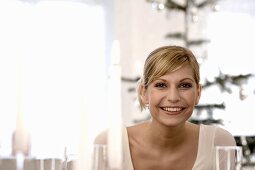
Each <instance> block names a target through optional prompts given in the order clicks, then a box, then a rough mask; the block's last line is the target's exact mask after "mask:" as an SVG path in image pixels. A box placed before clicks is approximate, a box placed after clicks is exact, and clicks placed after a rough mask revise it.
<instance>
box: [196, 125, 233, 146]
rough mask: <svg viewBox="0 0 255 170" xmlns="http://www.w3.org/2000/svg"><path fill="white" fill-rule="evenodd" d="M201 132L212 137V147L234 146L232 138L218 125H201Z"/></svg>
mask: <svg viewBox="0 0 255 170" xmlns="http://www.w3.org/2000/svg"><path fill="white" fill-rule="evenodd" d="M201 128H202V131H204V134H206V135H212V137H214V145H215V146H216V145H217V146H218V145H231V146H232V145H236V141H235V138H234V136H233V135H232V134H231V133H230V132H229V131H227V130H226V129H224V128H223V127H221V126H219V125H201Z"/></svg>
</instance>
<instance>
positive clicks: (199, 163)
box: [122, 124, 236, 170]
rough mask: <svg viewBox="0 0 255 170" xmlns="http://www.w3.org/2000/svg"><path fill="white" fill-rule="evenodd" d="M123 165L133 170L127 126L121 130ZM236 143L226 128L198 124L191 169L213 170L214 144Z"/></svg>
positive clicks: (127, 169) (126, 169)
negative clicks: (194, 156)
mask: <svg viewBox="0 0 255 170" xmlns="http://www.w3.org/2000/svg"><path fill="white" fill-rule="evenodd" d="M122 141H123V167H124V170H134V167H133V163H132V159H131V154H130V148H129V139H128V133H127V128H125V127H124V128H123V130H122ZM222 145H230V146H233V145H236V143H235V139H234V137H233V136H232V135H231V134H230V133H229V132H228V131H226V130H224V129H222V128H220V127H218V126H216V125H203V124H201V125H200V130H199V144H198V152H197V158H196V161H195V164H194V166H193V168H192V170H215V169H216V167H215V164H216V163H215V146H222Z"/></svg>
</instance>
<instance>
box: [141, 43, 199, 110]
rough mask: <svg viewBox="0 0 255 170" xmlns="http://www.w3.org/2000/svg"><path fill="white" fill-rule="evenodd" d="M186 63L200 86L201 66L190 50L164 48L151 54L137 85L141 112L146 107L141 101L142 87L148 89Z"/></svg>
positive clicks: (174, 47)
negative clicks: (153, 83) (160, 78)
mask: <svg viewBox="0 0 255 170" xmlns="http://www.w3.org/2000/svg"><path fill="white" fill-rule="evenodd" d="M186 63H188V64H189V65H190V66H191V67H192V69H193V72H194V79H195V82H196V84H197V85H199V82H200V73H199V64H198V62H197V59H196V57H195V56H194V54H193V53H192V52H191V51H190V50H189V49H187V48H184V47H180V46H163V47H160V48H157V49H155V50H154V51H152V52H151V53H150V54H149V56H148V57H147V59H146V60H145V63H144V69H143V75H142V77H141V78H140V80H139V81H138V84H137V93H138V100H139V103H140V108H141V110H143V109H144V108H145V107H146V106H145V104H144V103H143V102H142V100H141V93H142V86H144V88H145V89H147V87H148V86H149V85H150V84H151V83H152V82H153V81H155V80H156V79H158V78H159V77H161V76H163V75H165V74H167V73H169V72H174V71H176V70H178V69H179V68H181V67H182V66H183V65H184V64H186Z"/></svg>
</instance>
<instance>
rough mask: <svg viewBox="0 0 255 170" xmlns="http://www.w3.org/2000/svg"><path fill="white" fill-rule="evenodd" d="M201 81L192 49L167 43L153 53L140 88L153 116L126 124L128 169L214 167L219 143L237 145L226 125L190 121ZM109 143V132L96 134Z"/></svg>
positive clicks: (202, 169)
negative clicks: (107, 136)
mask: <svg viewBox="0 0 255 170" xmlns="http://www.w3.org/2000/svg"><path fill="white" fill-rule="evenodd" d="M199 81H200V73H199V64H198V62H197V60H196V58H195V56H194V55H193V54H192V52H191V51H190V50H188V49H186V48H183V47H179V46H164V47H161V48H158V49H156V50H154V51H153V52H151V54H150V55H149V56H148V58H147V59H146V61H145V65H144V71H143V76H142V78H141V80H140V81H139V82H138V88H137V91H138V94H139V95H138V96H139V102H140V106H141V109H149V112H150V114H151V120H150V121H148V122H143V123H140V124H137V125H134V126H130V127H127V128H123V150H124V153H123V154H124V156H123V168H124V169H125V170H133V169H135V170H191V169H192V170H213V169H215V146H219V145H236V143H235V139H234V137H233V136H232V135H231V134H230V133H229V132H227V131H226V130H224V129H222V128H219V127H217V126H214V125H202V124H201V125H197V124H193V123H191V122H189V121H188V120H189V118H190V117H191V115H192V112H193V110H194V107H195V105H197V104H198V102H199V99H200V96H201V90H202V89H201V85H200V84H199ZM105 142H106V134H104V135H103V134H102V135H100V136H98V138H97V139H96V143H105Z"/></svg>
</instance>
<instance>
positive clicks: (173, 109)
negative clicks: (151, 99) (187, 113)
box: [161, 107, 184, 114]
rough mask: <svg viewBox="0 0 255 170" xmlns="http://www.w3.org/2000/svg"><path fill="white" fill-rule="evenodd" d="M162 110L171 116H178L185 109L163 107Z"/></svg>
mask: <svg viewBox="0 0 255 170" xmlns="http://www.w3.org/2000/svg"><path fill="white" fill-rule="evenodd" d="M161 109H162V110H164V111H167V112H168V113H169V114H178V113H179V112H180V111H181V110H183V109H184V108H182V107H161ZM170 112H171V113H170Z"/></svg>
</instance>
